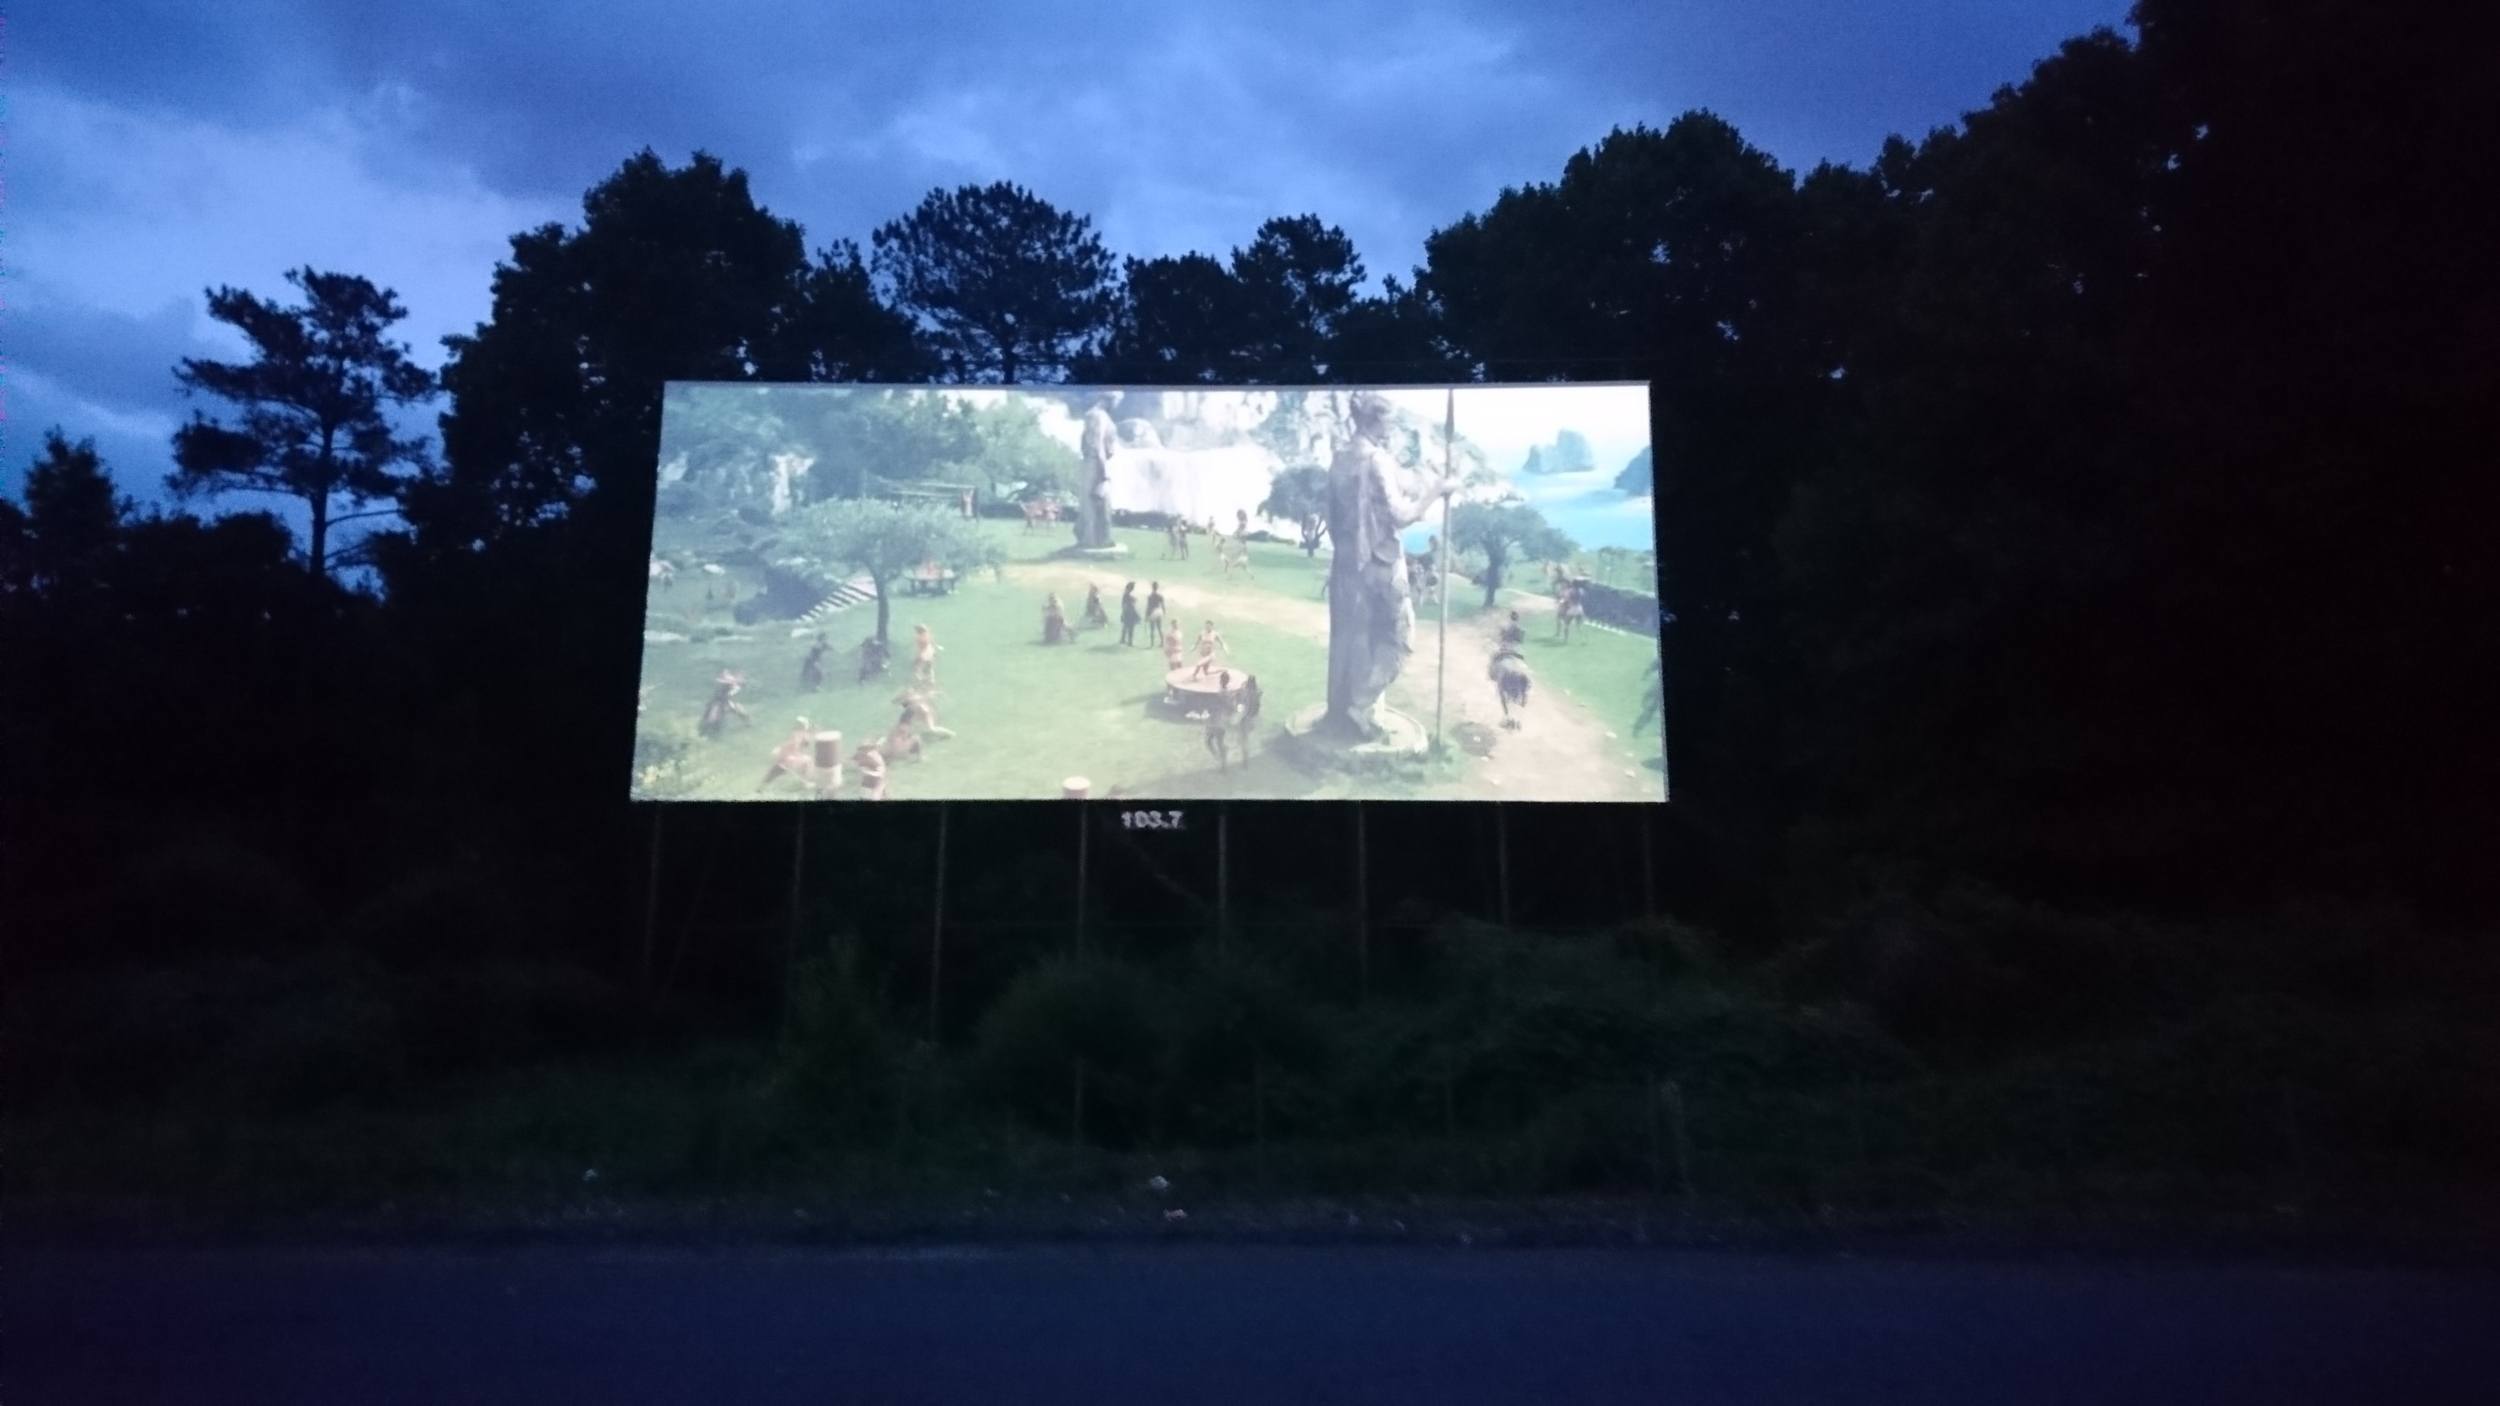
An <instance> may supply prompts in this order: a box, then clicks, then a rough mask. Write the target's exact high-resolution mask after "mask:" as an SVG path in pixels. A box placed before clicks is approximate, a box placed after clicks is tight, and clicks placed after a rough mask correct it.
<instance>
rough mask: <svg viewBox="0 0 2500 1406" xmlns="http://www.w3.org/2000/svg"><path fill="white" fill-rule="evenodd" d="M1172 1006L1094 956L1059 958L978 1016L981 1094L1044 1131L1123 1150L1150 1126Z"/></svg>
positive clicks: (1143, 982) (1133, 974)
mask: <svg viewBox="0 0 2500 1406" xmlns="http://www.w3.org/2000/svg"><path fill="white" fill-rule="evenodd" d="M1171 1007H1172V1002H1171V1000H1170V998H1169V995H1168V993H1167V992H1165V991H1164V990H1163V989H1162V988H1161V987H1160V986H1159V985H1158V984H1157V983H1156V982H1154V981H1153V980H1152V979H1150V978H1148V977H1147V976H1145V975H1144V974H1142V973H1140V972H1138V971H1135V970H1133V969H1131V968H1128V967H1125V966H1121V965H1119V964H1118V963H1115V962H1111V961H1107V960H1104V959H1101V958H1057V959H1053V960H1051V961H1049V962H1046V963H1044V964H1042V965H1041V966H1038V967H1035V968H1034V969H1033V970H1032V971H1030V972H1027V973H1026V974H1025V975H1023V976H1022V977H1019V978H1018V979H1017V980H1016V981H1015V983H1014V984H1013V985H1011V986H1009V987H1008V988H1007V990H1006V991H1005V993H1003V994H1002V995H1001V996H1000V997H999V999H998V1003H997V1004H996V1005H994V1006H992V1007H991V1008H990V1009H989V1011H988V1012H987V1013H986V1014H985V1015H983V1016H982V1018H981V1023H980V1027H979V1032H978V1036H977V1048H976V1050H975V1053H974V1065H975V1070H976V1078H977V1079H978V1082H979V1084H980V1086H981V1088H982V1089H983V1090H985V1091H986V1092H988V1093H989V1094H990V1096H991V1097H993V1098H995V1099H997V1100H998V1101H999V1102H1000V1103H1002V1104H1003V1105H1005V1106H1006V1107H1007V1108H1009V1109H1011V1110H1012V1111H1014V1112H1015V1113H1016V1114H1017V1115H1019V1116H1020V1117H1023V1118H1025V1119H1027V1120H1028V1121H1030V1122H1031V1123H1032V1124H1033V1125H1034V1126H1035V1127H1037V1128H1040V1129H1042V1130H1044V1131H1054V1132H1055V1131H1062V1130H1066V1129H1070V1128H1073V1127H1075V1126H1076V1123H1075V1118H1076V1098H1077V1088H1078V1085H1079V1082H1080V1073H1079V1071H1080V1068H1081V1070H1082V1074H1081V1080H1082V1084H1083V1089H1084V1100H1085V1102H1084V1122H1083V1128H1082V1133H1083V1136H1084V1137H1085V1138H1086V1139H1087V1140H1089V1141H1099V1142H1102V1143H1104V1144H1106V1145H1109V1146H1127V1145H1130V1144H1133V1143H1135V1142H1138V1141H1140V1140H1142V1139H1143V1138H1145V1137H1146V1136H1148V1135H1149V1134H1150V1133H1151V1132H1152V1131H1153V1126H1152V1125H1153V1121H1154V1120H1153V1114H1154V1109H1155V1103H1156V1100H1157V1096H1158V1094H1160V1092H1161V1091H1162V1086H1163V1080H1164V1070H1165V1060H1166V1058H1167V1057H1168V1053H1169V1050H1170V1045H1171V1032H1170V1029H1169V1025H1168V1020H1167V1014H1166V1013H1167V1012H1168V1011H1169V1010H1170V1009H1171Z"/></svg>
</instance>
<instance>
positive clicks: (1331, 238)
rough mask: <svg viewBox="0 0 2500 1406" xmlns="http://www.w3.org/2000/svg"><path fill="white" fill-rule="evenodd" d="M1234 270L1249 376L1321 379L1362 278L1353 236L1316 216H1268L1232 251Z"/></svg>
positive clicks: (1286, 381) (1283, 381)
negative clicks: (1248, 239)
mask: <svg viewBox="0 0 2500 1406" xmlns="http://www.w3.org/2000/svg"><path fill="white" fill-rule="evenodd" d="M1232 273H1233V281H1234V283H1235V285H1236V286H1237V287H1238V288H1239V289H1240V291H1241V299H1242V301H1241V312H1242V318H1243V321H1242V324H1241V332H1242V333H1243V334H1245V340H1244V344H1243V360H1244V361H1245V362H1246V364H1247V370H1248V371H1249V373H1250V378H1251V379H1254V380H1259V381H1265V382H1268V383H1270V384H1276V385H1292V384H1296V383H1308V382H1313V381H1317V380H1319V379H1321V373H1322V370H1323V369H1324V368H1325V367H1326V365H1327V364H1328V361H1329V358H1330V356H1331V354H1332V351H1333V349H1334V347H1335V343H1336V339H1337V335H1338V333H1339V330H1340V328H1341V326H1342V324H1343V322H1344V319H1345V317H1346V314H1347V313H1348V312H1350V311H1352V309H1353V308H1354V306H1355V303H1356V301H1357V293H1356V289H1358V288H1359V287H1360V286H1361V285H1362V282H1363V277H1364V274H1363V260H1362V258H1361V257H1360V256H1358V255H1357V254H1356V253H1355V252H1354V241H1353V240H1351V239H1349V238H1347V237H1346V233H1345V231H1344V230H1341V229H1338V228H1337V227H1336V226H1334V225H1323V224H1321V223H1320V220H1319V217H1318V216H1317V215H1296V216H1292V217H1290V218H1278V219H1273V220H1269V221H1268V222H1267V223H1265V224H1263V225H1261V226H1259V231H1258V233H1257V234H1256V235H1255V236H1253V237H1252V238H1251V240H1250V243H1249V245H1248V246H1247V247H1245V248H1240V249H1236V250H1234V251H1233V268H1232Z"/></svg>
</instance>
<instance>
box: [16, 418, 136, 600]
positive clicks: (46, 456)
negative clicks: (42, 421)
mask: <svg viewBox="0 0 2500 1406" xmlns="http://www.w3.org/2000/svg"><path fill="white" fill-rule="evenodd" d="M24 492H25V495H26V509H25V512H24V514H23V515H22V516H20V517H18V518H17V524H18V532H19V534H20V536H19V537H18V541H19V542H20V543H21V546H20V548H19V550H20V551H21V552H22V553H23V557H22V561H23V566H22V567H21V570H22V572H23V581H24V584H25V586H26V588H27V589H30V590H33V591H36V592H39V593H41V594H42V595H43V596H44V597H45V598H46V599H47V600H49V601H51V602H53V603H55V604H56V605H57V604H61V603H64V602H65V600H66V599H67V598H70V597H78V596H92V595H94V594H95V593H96V592H98V591H99V590H100V589H102V587H103V586H104V584H105V582H106V579H107V578H108V577H109V576H110V574H111V571H112V562H113V553H114V550H115V549H116V548H117V547H118V546H119V545H120V542H121V532H122V522H123V520H124V519H125V518H127V517H129V516H130V500H129V499H127V498H123V497H120V496H119V495H117V494H115V493H114V492H113V480H112V478H111V476H109V475H108V474H106V473H105V471H104V462H103V460H101V459H99V458H98V457H97V456H96V450H95V441H94V440H92V439H82V440H80V441H78V442H77V443H76V444H72V443H70V442H69V439H68V437H67V436H65V435H63V434H62V433H61V431H60V430H59V429H58V428H54V429H51V430H48V431H46V432H45V433H44V437H43V453H42V454H41V455H39V456H37V457H36V459H35V461H34V463H33V464H32V465H30V466H29V467H28V468H27V470H26V486H25V489H24ZM12 511H14V509H12ZM4 530H6V529H5V528H0V531H4Z"/></svg>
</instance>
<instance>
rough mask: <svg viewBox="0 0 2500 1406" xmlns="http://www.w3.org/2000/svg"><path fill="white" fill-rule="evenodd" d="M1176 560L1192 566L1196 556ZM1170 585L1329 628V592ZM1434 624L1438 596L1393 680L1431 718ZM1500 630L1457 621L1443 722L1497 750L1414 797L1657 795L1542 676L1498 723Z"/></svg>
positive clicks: (1103, 571) (1073, 576)
mask: <svg viewBox="0 0 2500 1406" xmlns="http://www.w3.org/2000/svg"><path fill="white" fill-rule="evenodd" d="M1173 565H1176V566H1179V567H1181V568H1182V569H1183V570H1186V569H1187V568H1188V566H1189V565H1190V564H1188V563H1174V564H1173ZM1007 574H1008V576H1009V577H1010V578H1011V579H1017V580H1021V581H1025V582H1027V583H1030V585H1031V586H1032V587H1033V588H1036V589H1045V590H1057V591H1059V592H1060V593H1061V595H1060V598H1061V599H1062V600H1066V601H1070V602H1075V601H1080V600H1082V599H1083V598H1084V594H1085V587H1086V585H1087V584H1089V583H1090V584H1093V585H1096V586H1100V587H1101V588H1102V594H1103V600H1104V601H1105V603H1106V604H1110V605H1113V606H1116V605H1117V603H1118V601H1119V597H1120V588H1121V586H1122V585H1124V584H1125V583H1126V582H1128V581H1129V580H1130V579H1132V576H1131V574H1130V573H1129V572H1127V571H1122V570H1115V569H1111V568H1105V567H1096V566H1086V565H1080V564H1077V563H1074V562H1050V563H1046V564H1032V565H1025V566H1010V567H1008V568H1007ZM1195 575H1196V573H1192V576H1195ZM1141 579H1142V578H1141ZM1164 595H1165V597H1166V599H1168V600H1169V601H1170V602H1171V604H1172V609H1173V610H1174V611H1175V612H1176V613H1177V614H1178V615H1179V617H1180V618H1181V619H1184V620H1187V619H1191V618H1193V617H1197V616H1201V615H1214V616H1216V617H1217V618H1218V623H1219V624H1220V623H1221V620H1222V617H1223V616H1225V615H1226V614H1230V613H1238V614H1243V615H1249V616H1252V617H1255V618H1256V619H1257V620H1258V621H1259V622H1260V623H1261V624H1264V625H1267V626H1270V627H1272V628H1276V629H1283V630H1291V631H1293V632H1295V633H1297V634H1305V635H1307V636H1309V637H1310V638H1311V639H1313V640H1315V641H1321V642H1324V641H1326V640H1327V638H1328V605H1327V603H1326V602H1325V601H1318V600H1300V599H1296V598H1294V597H1292V596H1288V595H1284V594H1281V593H1278V592H1273V591H1267V590H1263V589H1260V588H1258V587H1257V586H1255V585H1251V586H1248V587H1242V588H1235V587H1232V586H1228V585H1226V584H1224V583H1223V582H1221V581H1220V580H1217V581H1209V580H1206V579H1203V578H1201V579H1191V577H1182V578H1181V579H1178V580H1172V579H1168V578H1167V579H1166V580H1165V582H1164ZM1507 604H1508V605H1510V606H1515V607H1516V608H1517V609H1518V610H1519V612H1520V615H1521V617H1522V619H1523V620H1537V621H1542V622H1543V625H1542V626H1541V628H1551V624H1552V619H1553V602H1551V601H1549V600H1546V599H1544V598H1543V597H1539V596H1522V597H1519V598H1517V599H1515V600H1511V601H1509V602H1507ZM1071 613H1073V611H1071ZM1438 623H1439V617H1438V615H1437V614H1436V613H1435V607H1434V606H1432V605H1430V604H1421V605H1419V606H1418V607H1417V609H1416V615H1415V636H1414V639H1415V652H1414V654H1412V655H1411V656H1409V657H1408V659H1407V663H1406V668H1405V670H1404V671H1403V672H1402V673H1400V674H1399V676H1398V680H1397V682H1396V683H1394V684H1392V685H1390V687H1389V706H1391V707H1393V708H1395V709H1397V710H1398V711H1399V712H1402V713H1404V714H1406V715H1407V716H1408V717H1410V718H1414V719H1416V720H1417V721H1419V722H1422V723H1423V724H1425V725H1426V726H1427V727H1429V726H1430V725H1431V723H1432V695H1433V665H1434V649H1435V641H1436V636H1437V626H1438ZM1184 633H1192V632H1184ZM1500 634H1501V616H1500V614H1499V613H1495V612H1487V613H1485V614H1483V615H1479V616H1477V617H1476V618H1474V619H1473V620H1468V621H1453V622H1451V624H1450V659H1449V684H1448V694H1447V696H1446V698H1445V700H1444V704H1443V727H1444V730H1445V731H1446V732H1448V733H1450V734H1452V736H1453V740H1454V741H1455V742H1457V743H1458V744H1459V745H1461V746H1462V747H1464V746H1465V744H1466V743H1467V742H1468V741H1469V740H1476V741H1478V742H1479V744H1481V742H1483V741H1489V742H1490V743H1491V751H1490V755H1477V749H1475V748H1469V749H1467V750H1468V751H1469V755H1470V757H1471V766H1470V771H1471V772H1472V773H1473V774H1472V775H1471V776H1470V777H1468V778H1465V779H1458V780H1452V781H1448V782H1443V783H1441V784H1438V785H1433V786H1428V787H1423V788H1421V789H1419V790H1418V791H1417V792H1416V793H1415V795H1416V799H1419V800H1425V799H1454V798H1461V797H1464V798H1471V799H1487V798H1488V797H1487V795H1486V787H1487V786H1490V788H1491V789H1492V791H1493V793H1494V794H1496V795H1499V796H1500V797H1501V798H1503V799H1506V800H1519V801H1646V800H1655V799H1657V783H1656V782H1655V781H1654V780H1650V779H1644V778H1643V777H1642V776H1641V775H1640V774H1639V772H1638V771H1637V770H1635V769H1634V767H1633V766H1632V764H1631V762H1630V761H1629V760H1628V759H1626V757H1625V756H1624V747H1623V744H1622V741H1621V739H1620V738H1619V737H1617V735H1616V734H1615V733H1614V732H1613V731H1611V730H1610V729H1608V728H1607V726H1606V725H1605V724H1604V723H1603V722H1601V721H1599V720H1598V718H1597V716H1596V715H1595V714H1594V713H1592V712H1590V711H1589V709H1588V707H1587V705H1585V704H1583V703H1582V702H1581V701H1580V700H1578V699H1576V698H1574V697H1572V696H1571V695H1570V694H1568V693H1566V692H1564V691H1563V690H1562V689H1560V688H1556V687H1553V686H1552V685H1550V684H1548V683H1547V682H1546V681H1544V680H1542V679H1539V680H1537V681H1536V683H1535V684H1534V686H1533V687H1532V689H1531V690H1530V693H1529V697H1528V707H1527V710H1526V711H1525V712H1524V713H1521V714H1518V717H1519V719H1520V727H1519V730H1518V731H1516V732H1506V731H1504V730H1503V728H1502V705H1501V702H1500V700H1499V698H1498V697H1497V696H1496V695H1495V693H1494V691H1493V681H1492V679H1491V678H1490V677H1488V672H1489V670H1490V669H1491V668H1492V664H1493V651H1494V648H1495V646H1496V644H1497V643H1498V642H1499V639H1500ZM1468 725H1472V726H1468ZM1462 727H1463V728H1464V730H1463V731H1462Z"/></svg>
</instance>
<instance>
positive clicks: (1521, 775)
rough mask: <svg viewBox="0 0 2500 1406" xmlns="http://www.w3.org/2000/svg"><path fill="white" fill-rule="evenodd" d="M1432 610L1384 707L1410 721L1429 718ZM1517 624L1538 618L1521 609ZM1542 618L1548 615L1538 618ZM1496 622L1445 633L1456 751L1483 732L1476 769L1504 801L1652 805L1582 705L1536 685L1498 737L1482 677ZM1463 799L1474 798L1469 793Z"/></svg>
mask: <svg viewBox="0 0 2500 1406" xmlns="http://www.w3.org/2000/svg"><path fill="white" fill-rule="evenodd" d="M1431 610H1432V607H1430V606H1426V607H1424V608H1423V609H1422V610H1421V611H1419V612H1418V614H1417V618H1416V621H1415V653H1414V655H1413V657H1412V658H1410V659H1409V660H1408V661H1407V666H1406V671H1405V672H1404V673H1403V674H1400V675H1399V676H1398V681H1397V682H1396V683H1395V684H1393V685H1391V686H1390V689H1389V694H1390V701H1391V702H1392V704H1394V705H1395V706H1396V707H1397V708H1399V709H1400V710H1401V711H1404V712H1406V713H1407V714H1408V715H1409V716H1411V717H1417V718H1423V719H1426V720H1429V719H1430V718H1431V717H1432V666H1433V657H1432V655H1433V636H1434V630H1435V618H1434V617H1433V616H1431V615H1430V614H1429V612H1430V611H1431ZM1519 611H1520V615H1521V618H1522V620H1523V621H1524V620H1526V619H1529V618H1532V617H1534V616H1536V615H1537V614H1538V612H1537V611H1536V610H1535V609H1534V608H1533V606H1532V605H1530V604H1529V603H1527V602H1521V603H1520V605H1519ZM1544 614H1545V615H1546V616H1548V617H1550V615H1551V614H1552V612H1551V610H1550V608H1549V609H1548V610H1546V611H1545V612H1544ZM1501 626H1502V617H1501V614H1500V613H1499V612H1497V611H1488V612H1486V613H1484V614H1482V615H1479V616H1477V617H1476V618H1475V619H1473V620H1470V621H1467V622H1465V623H1458V622H1452V624H1451V625H1450V672H1449V695H1448V699H1447V701H1446V702H1445V703H1444V705H1443V706H1444V714H1443V716H1444V728H1445V730H1446V731H1448V732H1450V733H1452V734H1454V735H1456V736H1457V737H1458V738H1459V740H1460V741H1461V743H1462V745H1463V744H1464V742H1465V740H1466V739H1467V738H1468V737H1469V736H1470V735H1471V734H1473V729H1469V731H1468V732H1466V733H1462V732H1460V728H1461V727H1462V726H1463V725H1465V724H1471V723H1472V724H1474V725H1475V726H1476V727H1480V728H1482V729H1484V734H1487V735H1489V736H1490V738H1491V740H1492V744H1493V749H1492V755H1490V756H1488V757H1486V758H1484V759H1483V760H1482V761H1481V762H1479V763H1478V764H1477V765H1478V766H1480V767H1481V768H1482V775H1483V777H1484V779H1485V780H1486V781H1487V782H1490V783H1491V784H1492V785H1493V786H1494V787H1495V788H1496V789H1498V790H1499V791H1500V792H1501V794H1502V796H1503V798H1504V799H1506V800H1517V801H1645V800H1654V799H1656V794H1655V792H1656V787H1655V784H1654V783H1651V782H1648V781H1644V780H1643V779H1642V778H1641V776H1640V774H1639V772H1637V771H1636V770H1634V769H1633V767H1632V765H1631V764H1630V763H1629V762H1627V761H1626V760H1625V759H1624V757H1623V744H1622V742H1621V741H1620V740H1619V739H1618V738H1617V737H1616V735H1615V734H1614V732H1613V731H1612V730H1610V729H1608V728H1607V726H1606V725H1605V724H1604V723H1602V722H1600V721H1598V719H1597V716H1596V715H1595V714H1593V713H1591V712H1590V711H1589V709H1588V707H1587V705H1585V704H1583V703H1582V702H1580V700H1578V699H1576V698H1574V697H1572V696H1571V695H1570V694H1568V693H1565V692H1563V691H1562V690H1561V689H1559V688H1555V687H1552V686H1551V685H1549V684H1547V683H1546V682H1545V681H1544V680H1542V679H1538V680H1536V681H1535V682H1534V683H1533V684H1532V686H1531V687H1530V689H1529V691H1528V706H1527V708H1526V710H1525V711H1521V712H1515V713H1513V715H1512V716H1514V717H1516V718H1517V719H1518V720H1519V730H1518V731H1516V732H1505V731H1504V730H1503V729H1502V705H1501V700H1500V699H1499V698H1498V697H1497V696H1496V695H1495V693H1494V691H1493V680H1492V679H1491V678H1490V677H1489V673H1490V670H1491V669H1492V666H1493V651H1494V649H1495V647H1496V646H1497V645H1498V644H1499V643H1500V641H1501ZM1469 794H1480V793H1476V792H1473V791H1472V790H1471V791H1470V792H1469Z"/></svg>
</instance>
